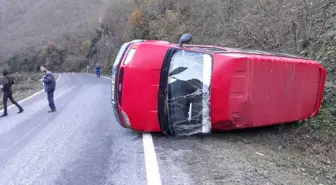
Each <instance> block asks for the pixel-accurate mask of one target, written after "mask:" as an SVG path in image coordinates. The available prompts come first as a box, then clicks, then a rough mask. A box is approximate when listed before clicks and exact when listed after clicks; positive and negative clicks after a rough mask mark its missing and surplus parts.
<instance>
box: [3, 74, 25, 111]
mask: <svg viewBox="0 0 336 185" xmlns="http://www.w3.org/2000/svg"><path fill="white" fill-rule="evenodd" d="M2 75H3V82H2V85H1V88H2V92H3V95H2V96H3V97H2V103H3V107H4V112H3V114H2V115H1V116H0V117H5V116H7V115H8V114H7V101H8V99H9V100H10V101H11V102H12V103H13V104H14V105H15V106H16V107H17V108H19V112H18V114H20V113H22V112H23V108H22V107H21V106H20V105H19V104H18V103H17V102H16V101H15V100H14V97H13V92H12V86H13V85H14V79H13V78H11V77H10V76H8V71H7V70H6V69H4V70H3V71H2Z"/></svg>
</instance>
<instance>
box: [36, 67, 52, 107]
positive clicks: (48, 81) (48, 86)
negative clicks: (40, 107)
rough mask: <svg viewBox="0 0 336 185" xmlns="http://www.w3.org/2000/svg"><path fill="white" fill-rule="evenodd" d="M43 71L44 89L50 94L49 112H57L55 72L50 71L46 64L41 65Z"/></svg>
mask: <svg viewBox="0 0 336 185" xmlns="http://www.w3.org/2000/svg"><path fill="white" fill-rule="evenodd" d="M40 69H41V71H42V72H44V73H45V75H44V77H43V79H42V82H43V84H44V90H45V92H46V93H47V95H48V103H49V107H50V111H48V112H49V113H51V112H55V111H56V106H55V103H54V92H55V90H56V80H55V77H54V74H53V73H52V72H50V71H48V69H47V68H46V66H44V65H43V66H41V67H40Z"/></svg>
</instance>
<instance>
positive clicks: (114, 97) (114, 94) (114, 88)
mask: <svg viewBox="0 0 336 185" xmlns="http://www.w3.org/2000/svg"><path fill="white" fill-rule="evenodd" d="M139 42H143V40H133V41H131V42H127V43H124V44H123V45H122V46H121V48H120V50H119V52H118V55H117V57H116V59H115V61H114V64H113V68H112V84H111V104H112V110H113V114H114V117H115V119H116V121H117V122H118V124H119V125H121V126H122V127H124V128H126V126H125V125H124V124H123V122H122V120H121V113H120V110H119V107H118V77H119V68H120V66H121V63H122V61H123V58H124V56H125V54H126V51H127V49H128V48H129V47H130V46H131V44H133V43H139Z"/></svg>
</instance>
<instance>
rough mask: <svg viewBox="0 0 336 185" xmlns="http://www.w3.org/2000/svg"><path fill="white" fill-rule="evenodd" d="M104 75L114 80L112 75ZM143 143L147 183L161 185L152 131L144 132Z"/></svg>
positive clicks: (148, 184)
mask: <svg viewBox="0 0 336 185" xmlns="http://www.w3.org/2000/svg"><path fill="white" fill-rule="evenodd" d="M102 77H103V78H105V79H108V80H112V78H110V77H105V76H102ZM142 144H143V149H144V156H145V163H146V164H145V165H146V177H147V178H146V179H147V185H161V184H162V183H161V178H160V172H159V165H158V162H157V159H156V153H155V148H154V142H153V138H152V135H151V134H150V133H142Z"/></svg>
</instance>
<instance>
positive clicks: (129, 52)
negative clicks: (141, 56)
mask: <svg viewBox="0 0 336 185" xmlns="http://www.w3.org/2000/svg"><path fill="white" fill-rule="evenodd" d="M135 51H136V48H131V49H130V50H129V51H128V53H127V56H126V59H125V62H124V64H125V65H126V64H128V63H130V62H131V60H132V58H133V56H134V54H135Z"/></svg>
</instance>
